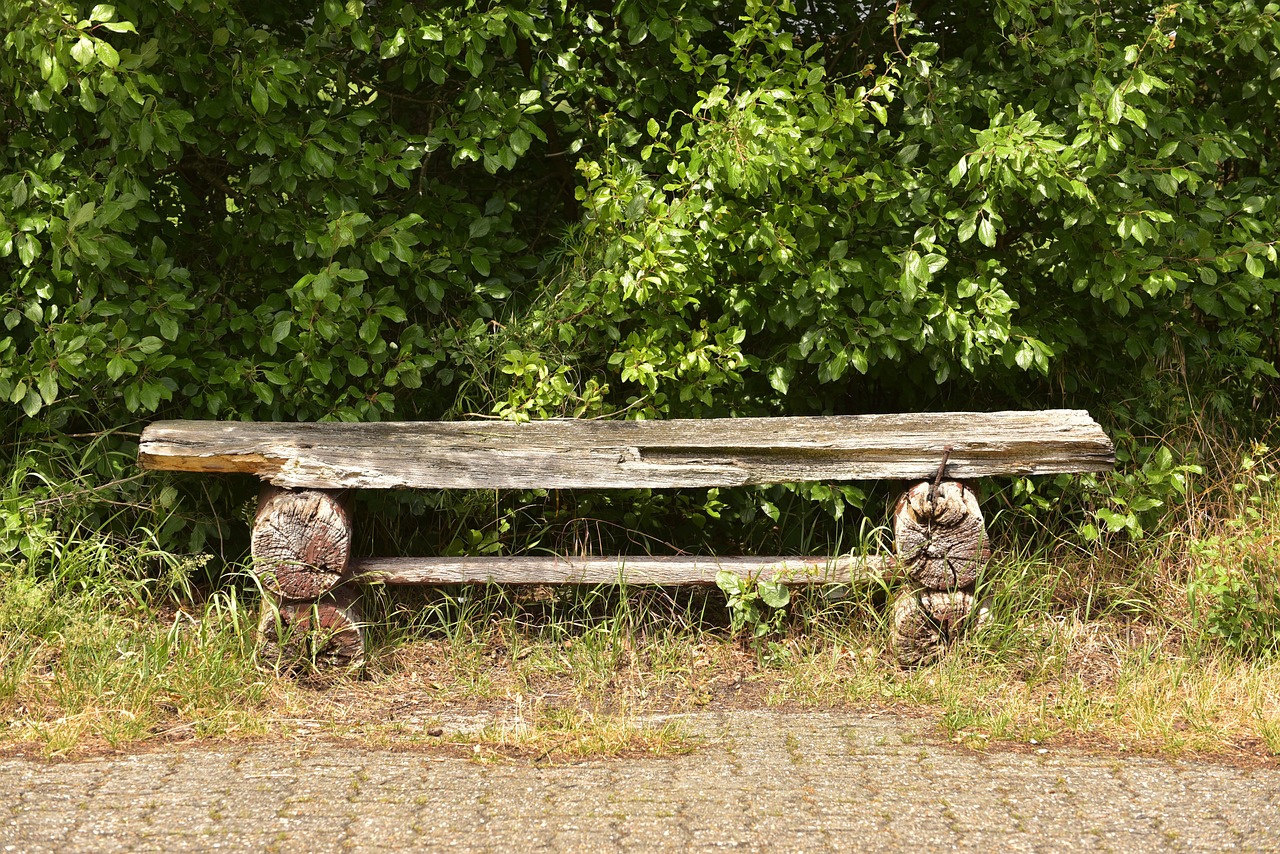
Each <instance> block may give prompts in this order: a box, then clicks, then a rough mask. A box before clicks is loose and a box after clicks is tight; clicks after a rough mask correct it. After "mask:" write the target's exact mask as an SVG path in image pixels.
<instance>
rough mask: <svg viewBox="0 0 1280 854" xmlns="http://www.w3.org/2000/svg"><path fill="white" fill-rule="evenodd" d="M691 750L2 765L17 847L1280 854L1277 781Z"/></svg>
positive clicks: (328, 749) (838, 744)
mask: <svg viewBox="0 0 1280 854" xmlns="http://www.w3.org/2000/svg"><path fill="white" fill-rule="evenodd" d="M690 726H691V728H693V729H695V730H696V731H700V732H702V733H705V734H706V735H708V736H709V737H710V738H711V739H712V741H711V742H710V743H709V744H708V746H707V747H705V748H704V749H702V750H700V751H699V752H697V753H695V754H693V755H689V756H682V757H678V758H675V759H626V760H599V761H590V762H584V763H581V764H577V765H571V766H552V767H547V766H545V765H543V764H536V763H532V762H518V761H511V762H501V763H497V764H492V763H491V764H485V763H478V762H471V761H467V760H464V759H456V758H451V757H445V756H440V755H433V754H432V753H430V752H415V753H407V752H395V751H389V750H368V749H359V748H350V747H334V746H323V745H311V746H298V745H285V746H274V745H248V746H241V745H231V746H226V745H223V746H213V747H206V746H195V747H184V748H170V749H165V750H161V751H157V752H148V753H141V754H135V755H128V756H113V757H104V758H96V759H89V760H84V761H75V762H54V763H47V762H38V761H31V760H25V759H15V758H7V759H0V851H15V852H36V851H58V852H66V851H92V852H109V851H125V850H144V851H148V850H157V851H197V850H199V851H204V850H209V849H226V850H253V851H259V850H267V851H270V850H280V851H375V850H406V851H407V850H420V849H432V850H434V849H458V850H512V849H518V850H525V849H528V850H552V851H597V850H629V849H635V850H646V851H647V850H687V849H691V848H692V849H707V848H742V849H748V850H780V851H811V850H812V851H816V850H831V849H842V850H843V849H851V848H852V849H855V850H872V851H916V852H920V851H940V850H952V849H962V850H980V851H1002V852H1003V851H1074V850H1079V849H1087V850H1113V851H1152V850H1169V851H1237V850H1239V851H1280V768H1276V767H1268V768H1261V769H1252V770H1244V769H1238V768H1234V767H1230V766H1226V765H1215V764H1204V763H1195V762H1166V761H1161V760H1154V759H1123V760H1117V759H1112V758H1097V757H1090V756H1083V755H1079V754H1071V753H1062V754H1059V753H1058V752H1055V751H1049V752H1046V753H1043V754H1034V753H1032V754H1017V753H998V752H991V753H988V754H979V753H971V752H968V751H963V750H960V749H953V748H952V747H950V746H947V745H938V744H930V743H927V742H926V741H925V740H924V738H923V735H922V733H923V732H924V728H925V725H924V724H919V723H914V722H910V721H906V722H904V721H901V720H891V719H886V718H868V717H856V716H850V715H840V714H805V715H784V714H778V713H773V712H734V713H726V714H719V715H705V716H699V717H698V718H695V719H692V720H691V722H690Z"/></svg>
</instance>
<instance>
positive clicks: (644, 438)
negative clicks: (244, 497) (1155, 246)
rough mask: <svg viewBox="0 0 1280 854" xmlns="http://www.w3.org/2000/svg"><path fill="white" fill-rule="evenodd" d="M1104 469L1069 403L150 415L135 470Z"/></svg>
mask: <svg viewBox="0 0 1280 854" xmlns="http://www.w3.org/2000/svg"><path fill="white" fill-rule="evenodd" d="M944 455H945V456H946V459H947V467H946V474H947V477H949V478H960V479H967V478H977V477H990V476H995V475H1028V474H1057V473H1061V472H1088V471H1109V470H1110V469H1111V468H1113V467H1114V465H1115V449H1114V447H1113V446H1112V444H1111V440H1110V439H1108V438H1107V436H1106V434H1105V433H1104V432H1103V431H1102V428H1101V427H1100V426H1099V425H1098V424H1097V423H1096V422H1095V421H1094V420H1093V419H1092V418H1090V417H1089V414H1088V413H1087V412H1084V411H1082V410H1065V409H1064V410H1046V411H1039V412H939V413H917V414H909V415H842V416H822V417H798V418H718V419H702V420H671V421H583V420H573V419H567V420H549V421H533V422H528V423H513V422H508V421H452V422H380V423H372V424H350V423H342V422H307V423H302V422H299V423H286V422H254V423H250V422H224V421H160V422H156V423H155V424H152V425H150V426H149V427H147V428H146V430H144V431H143V434H142V439H141V442H140V445H139V462H140V464H141V465H142V467H143V468H148V469H165V470H172V471H191V472H244V473H249V474H254V475H256V476H258V477H259V478H261V479H262V480H264V481H266V482H269V483H271V484H274V485H276V486H282V487H290V488H312V489H348V488H365V489H391V488H425V489H575V488H581V489H600V488H650V487H655V488H657V487H681V486H688V487H705V486H738V485H745V484H761V483H796V482H804V481H852V480H879V479H903V480H918V479H931V478H933V477H934V475H935V473H936V472H937V469H938V465H939V462H940V461H941V460H942V459H943V458H944Z"/></svg>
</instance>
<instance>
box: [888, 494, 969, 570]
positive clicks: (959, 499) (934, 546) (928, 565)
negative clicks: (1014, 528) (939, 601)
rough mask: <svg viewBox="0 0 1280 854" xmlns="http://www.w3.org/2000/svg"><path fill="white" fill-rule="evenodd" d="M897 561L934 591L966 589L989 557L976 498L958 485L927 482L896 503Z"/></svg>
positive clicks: (895, 537)
mask: <svg viewBox="0 0 1280 854" xmlns="http://www.w3.org/2000/svg"><path fill="white" fill-rule="evenodd" d="M893 539H894V548H895V550H896V551H897V554H898V562H899V563H900V564H902V566H903V567H905V568H906V570H907V574H908V575H910V576H911V579H912V580H913V581H915V582H917V583H918V584H922V585H924V586H925V587H927V588H929V589H931V590H955V589H956V588H960V587H968V586H970V585H972V584H973V582H974V581H975V580H977V578H978V570H979V569H980V568H981V567H982V564H983V563H984V562H985V561H986V560H987V559H988V558H989V557H990V556H991V548H990V546H989V545H988V543H987V536H986V530H985V527H984V524H983V519H982V509H981V508H980V507H978V496H977V495H975V494H974V491H973V490H972V489H970V488H969V487H968V486H967V485H965V484H964V483H961V482H960V481H955V480H951V481H943V482H941V483H938V484H934V483H929V482H924V483H917V484H916V485H915V486H913V487H911V488H910V489H909V490H907V491H906V492H905V493H903V495H902V497H901V498H900V499H898V504H897V507H896V508H894V512H893Z"/></svg>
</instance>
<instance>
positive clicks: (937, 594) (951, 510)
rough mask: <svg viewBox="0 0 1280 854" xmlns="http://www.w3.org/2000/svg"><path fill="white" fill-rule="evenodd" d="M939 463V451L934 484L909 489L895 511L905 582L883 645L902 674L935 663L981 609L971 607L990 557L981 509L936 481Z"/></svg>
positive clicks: (953, 484) (963, 492)
mask: <svg viewBox="0 0 1280 854" xmlns="http://www.w3.org/2000/svg"><path fill="white" fill-rule="evenodd" d="M946 463H947V454H946V453H945V452H944V454H943V459H942V464H941V465H940V466H939V467H938V475H937V477H936V478H935V479H934V480H933V481H922V482H920V483H917V484H915V485H914V486H912V487H911V488H910V489H908V490H907V491H906V492H905V493H903V495H902V497H901V498H900V499H898V503H897V506H896V507H895V508H894V514H893V533H894V550H895V552H896V555H897V558H898V563H899V565H900V566H901V567H902V568H903V569H905V571H906V573H907V576H908V577H909V578H910V579H911V583H910V584H909V585H908V586H907V587H906V588H905V589H903V590H902V591H901V593H899V595H898V598H897V599H896V600H895V601H894V604H893V611H892V615H891V621H890V625H891V640H890V645H891V647H892V649H893V653H894V656H895V657H896V658H897V660H898V663H899V664H901V665H903V666H905V667H915V666H919V665H923V664H929V663H931V662H933V661H936V660H937V659H938V658H940V657H941V656H942V654H943V653H944V652H945V651H946V649H947V647H948V646H949V645H950V644H951V643H952V642H954V641H955V640H956V639H957V638H958V637H959V636H960V635H961V634H963V632H964V631H965V629H966V628H968V627H969V626H971V625H973V624H974V623H975V622H977V621H981V620H982V619H983V618H984V617H985V616H986V614H987V610H988V609H987V607H986V605H985V604H983V603H975V601H974V593H975V590H974V588H975V585H976V583H977V580H978V574H979V572H980V570H981V569H982V566H983V564H985V563H986V561H987V560H988V559H989V558H990V557H991V546H990V543H989V542H988V540H987V535H986V526H985V523H984V520H983V517H982V509H981V508H980V507H979V506H978V496H977V494H976V493H975V492H974V491H973V489H972V488H970V487H969V486H968V484H966V483H964V482H962V481H956V480H951V481H948V480H944V479H943V476H944V473H945V469H946Z"/></svg>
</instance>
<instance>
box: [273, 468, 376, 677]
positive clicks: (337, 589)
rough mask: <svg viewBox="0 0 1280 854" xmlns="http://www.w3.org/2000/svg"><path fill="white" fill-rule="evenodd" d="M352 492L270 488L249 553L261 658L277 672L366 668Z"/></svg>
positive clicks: (356, 669)
mask: <svg viewBox="0 0 1280 854" xmlns="http://www.w3.org/2000/svg"><path fill="white" fill-rule="evenodd" d="M351 538H352V528H351V511H350V507H349V505H348V499H347V496H346V494H344V493H342V492H336V491H329V490H319V489H283V488H280V487H275V486H264V487H263V489H262V492H261V494H260V495H259V497H258V511H257V513H256V515H255V516H254V521H253V533H252V536H251V541H250V548H251V552H252V555H253V573H254V576H255V577H256V578H257V580H258V583H259V585H260V587H261V588H262V591H263V599H264V601H263V609H262V617H261V620H260V621H259V624H258V660H259V662H260V663H261V664H262V665H263V666H265V667H268V668H270V669H272V670H275V671H277V672H288V673H298V672H302V671H308V670H309V671H317V670H347V671H358V670H359V669H360V668H361V667H362V666H363V664H364V631H363V628H362V623H361V617H360V608H359V598H358V596H357V595H356V594H355V593H354V591H353V590H352V587H351V586H350V585H346V584H344V582H346V581H348V580H349V578H350V573H349V572H348V569H349V565H350V562H351Z"/></svg>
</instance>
